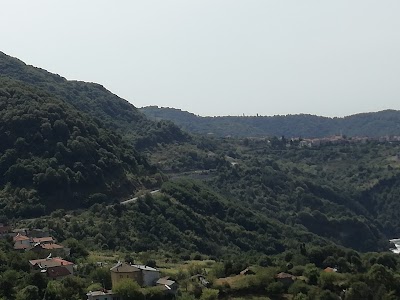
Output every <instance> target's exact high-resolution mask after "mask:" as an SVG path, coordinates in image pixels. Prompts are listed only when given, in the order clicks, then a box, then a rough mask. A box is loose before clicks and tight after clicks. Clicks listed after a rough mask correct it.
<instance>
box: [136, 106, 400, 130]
mask: <svg viewBox="0 0 400 300" xmlns="http://www.w3.org/2000/svg"><path fill="white" fill-rule="evenodd" d="M140 110H141V111H142V112H143V113H144V114H146V115H147V116H148V117H151V118H154V119H158V120H169V121H172V122H174V123H175V124H177V125H178V126H180V127H181V128H183V129H185V130H188V131H189V132H192V133H198V134H210V133H212V134H214V135H216V136H235V137H261V136H285V137H303V138H314V137H326V136H331V135H337V134H344V135H347V136H369V137H379V136H385V135H400V111H395V110H385V111H380V112H374V113H362V114H356V115H352V116H348V117H344V118H327V117H319V116H314V115H306V114H299V115H287V116H271V117H268V116H260V117H258V116H257V117H233V116H226V117H200V116H196V115H194V114H192V113H188V112H185V111H181V110H179V109H175V108H165V107H157V106H148V107H143V108H140Z"/></svg>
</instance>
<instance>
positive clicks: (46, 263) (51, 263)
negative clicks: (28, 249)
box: [29, 257, 74, 275]
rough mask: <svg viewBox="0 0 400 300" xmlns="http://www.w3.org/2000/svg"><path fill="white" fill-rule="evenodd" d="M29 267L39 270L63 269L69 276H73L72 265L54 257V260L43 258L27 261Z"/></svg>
mask: <svg viewBox="0 0 400 300" xmlns="http://www.w3.org/2000/svg"><path fill="white" fill-rule="evenodd" d="M29 263H30V265H31V266H32V267H33V268H37V269H41V270H46V271H47V269H49V268H54V267H65V268H66V269H67V270H68V271H69V272H70V274H71V275H73V274H74V268H73V267H74V263H72V262H70V261H67V260H64V259H62V258H60V257H54V258H50V257H47V258H43V259H35V260H30V261H29Z"/></svg>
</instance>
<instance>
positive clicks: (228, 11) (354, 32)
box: [0, 0, 400, 116]
mask: <svg viewBox="0 0 400 300" xmlns="http://www.w3.org/2000/svg"><path fill="white" fill-rule="evenodd" d="M0 3H1V7H0V28H1V30H0V45H1V47H0V51H3V52H5V53H6V54H9V55H11V56H15V57H18V58H20V59H21V60H23V61H25V62H26V63H28V64H32V65H35V66H39V67H42V68H44V69H47V70H49V71H51V72H54V73H58V74H60V75H62V76H64V77H66V78H67V79H78V80H84V81H92V82H98V83H100V84H102V85H104V86H105V87H106V88H108V89H109V90H111V91H112V92H114V93H116V94H118V95H119V96H121V97H123V98H125V99H127V100H129V101H130V102H132V103H133V104H134V105H135V106H137V107H140V106H146V105H158V106H170V107H177V108H181V109H184V110H189V111H191V112H194V113H196V114H200V115H241V114H243V113H244V114H246V115H255V114H257V113H258V114H261V115H274V114H293V113H311V114H319V115H326V116H343V115H348V114H353V113H357V112H366V111H376V110H382V109H387V108H393V109H400V17H399V15H400V1H398V0H392V1H386V0H383V1H368V0H334V1H321V0H315V1H307V0H302V1H299V0H292V1H289V0H274V1H272V0H271V1H269V0H224V1H222V0H201V1H200V0H198V1H191V0H179V1H178V0H154V1H153V0H141V1H136V0H129V1H128V0H126V1H102V0H96V1H88V0H85V1H76V0H68V1H54V0H47V1H43V0H36V1H32V0H18V1H1V2H0Z"/></svg>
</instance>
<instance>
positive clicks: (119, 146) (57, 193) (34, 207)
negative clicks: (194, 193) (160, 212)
mask: <svg viewBox="0 0 400 300" xmlns="http://www.w3.org/2000/svg"><path fill="white" fill-rule="evenodd" d="M0 140H1V143H0V215H3V216H4V215H5V216H8V217H21V216H22V217H23V216H25V217H32V216H36V215H41V214H44V213H47V212H49V211H51V210H53V209H56V208H82V207H88V206H90V205H92V204H93V203H103V202H105V203H111V202H113V201H117V200H120V199H126V198H127V197H129V196H131V195H132V194H134V193H135V191H137V190H138V189H143V188H144V187H145V186H146V187H148V188H152V185H154V184H157V182H156V179H155V178H156V177H157V176H155V175H156V174H155V173H156V168H154V167H152V166H150V164H149V163H148V162H147V161H146V159H144V158H143V157H142V156H141V155H140V154H139V153H137V152H136V151H135V150H134V149H133V147H132V146H131V145H129V144H128V143H127V142H125V141H124V140H123V138H122V137H121V135H119V134H116V133H114V132H112V131H110V130H109V129H108V128H106V127H104V126H103V125H102V124H101V122H99V121H98V120H95V119H92V118H91V117H90V116H88V115H87V114H85V113H82V112H80V111H78V110H77V109H76V108H74V107H73V106H72V105H70V104H68V103H66V102H64V101H63V100H61V99H58V98H57V97H56V96H54V95H53V94H50V93H48V92H47V91H43V90H42V89H40V88H35V87H33V86H30V85H27V84H24V83H23V82H21V81H16V80H12V79H10V78H7V77H3V76H0Z"/></svg>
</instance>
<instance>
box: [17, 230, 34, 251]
mask: <svg viewBox="0 0 400 300" xmlns="http://www.w3.org/2000/svg"><path fill="white" fill-rule="evenodd" d="M13 241H14V249H15V250H26V249H29V248H30V247H31V239H30V238H28V237H27V236H26V235H22V234H20V233H18V234H17V235H16V236H14V237H13Z"/></svg>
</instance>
